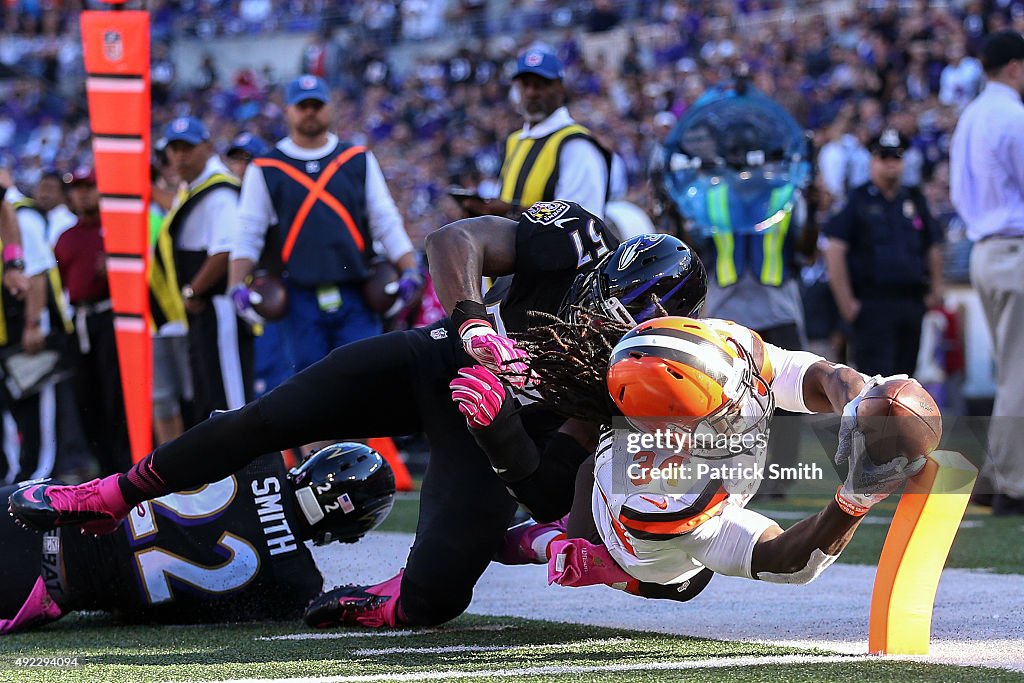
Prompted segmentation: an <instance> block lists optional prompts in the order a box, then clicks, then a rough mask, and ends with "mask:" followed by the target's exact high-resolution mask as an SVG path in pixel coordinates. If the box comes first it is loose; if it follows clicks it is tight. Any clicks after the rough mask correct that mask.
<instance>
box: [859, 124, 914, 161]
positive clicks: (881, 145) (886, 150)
mask: <svg viewBox="0 0 1024 683" xmlns="http://www.w3.org/2000/svg"><path fill="white" fill-rule="evenodd" d="M908 147H910V140H908V139H907V137H906V136H905V135H904V134H903V133H901V132H899V131H898V130H896V129H895V128H885V129H884V130H882V132H881V133H879V134H878V135H877V136H875V137H874V138H872V139H871V142H869V143H868V150H870V152H871V153H872V154H877V155H882V156H894V157H901V156H903V152H905V151H907V148H908Z"/></svg>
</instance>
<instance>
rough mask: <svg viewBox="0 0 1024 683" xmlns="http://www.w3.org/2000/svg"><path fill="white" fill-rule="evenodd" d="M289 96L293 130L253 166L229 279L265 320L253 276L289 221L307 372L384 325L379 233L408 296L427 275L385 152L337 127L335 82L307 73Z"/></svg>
mask: <svg viewBox="0 0 1024 683" xmlns="http://www.w3.org/2000/svg"><path fill="white" fill-rule="evenodd" d="M285 102H286V104H287V109H286V116H287V119H288V128H289V134H288V137H286V138H285V139H283V140H281V141H280V142H278V143H277V145H276V146H275V147H274V149H273V150H271V151H270V153H269V154H267V155H266V156H264V157H261V158H257V159H254V160H253V162H252V163H251V164H250V165H249V167H248V168H247V169H246V171H245V177H244V178H243V181H242V194H241V199H240V203H239V208H238V230H237V232H236V234H235V239H234V245H233V247H232V250H231V269H230V278H229V280H230V284H231V286H232V290H231V292H232V299H233V300H234V302H235V307H236V309H237V310H238V313H239V315H240V316H242V317H243V318H244V319H246V320H249V321H250V322H261V321H260V320H259V317H258V316H257V315H256V314H255V312H254V311H253V310H252V305H251V303H250V297H249V291H248V288H247V286H246V279H247V278H248V277H249V276H250V275H251V273H252V272H253V270H254V268H255V266H256V264H257V262H258V261H259V258H260V254H261V252H262V251H263V247H264V243H265V240H266V233H267V228H268V226H270V225H273V224H275V223H276V224H277V225H279V226H281V230H282V236H283V246H282V248H281V261H282V263H283V264H284V268H285V272H284V279H285V284H286V285H287V288H288V313H287V314H286V315H285V318H284V330H285V332H286V334H288V336H289V338H290V341H291V347H292V351H293V353H294V361H295V365H296V367H295V368H294V370H295V371H296V372H297V371H299V370H301V369H303V368H305V367H307V366H309V365H312V364H313V363H315V362H317V361H318V360H320V359H321V358H323V357H324V356H326V355H327V354H328V353H330V351H331V350H333V349H334V348H336V347H338V346H342V345H344V344H347V343H349V342H352V341H356V340H358V339H362V338H365V337H369V336H373V335H375V334H379V333H380V332H381V323H380V318H379V317H378V316H377V314H376V313H375V312H374V311H373V310H371V309H370V308H369V306H367V304H366V302H365V301H364V299H363V294H362V287H363V284H364V282H365V281H366V278H367V274H368V272H369V271H368V266H369V264H370V261H371V259H372V258H373V256H374V244H375V243H377V244H379V245H380V247H381V248H382V249H383V250H384V253H385V255H386V256H387V258H388V260H389V261H391V262H392V263H394V264H395V266H396V267H397V269H398V272H399V273H401V279H400V280H399V282H398V287H397V289H398V295H399V297H400V298H402V299H404V300H411V299H412V298H413V297H414V296H416V294H417V293H418V291H419V290H420V289H421V288H422V283H423V278H422V275H421V274H420V271H419V267H418V266H417V263H416V257H415V254H414V253H413V250H412V243H411V242H410V241H409V236H408V235H407V234H406V232H405V228H404V227H403V225H402V218H401V216H400V215H399V213H398V207H396V206H395V202H394V200H393V199H392V198H391V193H390V192H389V191H388V188H387V184H386V183H385V181H384V174H383V173H382V172H381V170H380V166H379V165H378V164H377V160H376V159H375V158H374V156H373V154H371V153H370V152H369V151H368V150H367V149H366V148H365V147H362V146H361V145H353V144H350V143H347V142H342V141H340V140H339V139H338V136H337V135H335V134H334V133H331V132H329V130H330V127H331V123H332V115H333V108H332V107H331V105H330V93H329V92H328V89H327V84H326V83H324V82H323V81H322V80H321V79H319V78H317V77H315V76H310V75H305V76H300V77H299V78H297V79H295V80H294V81H292V82H291V83H290V84H289V85H288V87H287V90H286V92H285Z"/></svg>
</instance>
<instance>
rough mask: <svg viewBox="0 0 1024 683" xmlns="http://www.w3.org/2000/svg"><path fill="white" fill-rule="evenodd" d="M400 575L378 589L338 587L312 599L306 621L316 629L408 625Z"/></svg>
mask: <svg viewBox="0 0 1024 683" xmlns="http://www.w3.org/2000/svg"><path fill="white" fill-rule="evenodd" d="M404 573H405V570H404V569H403V570H402V571H400V572H398V574H396V575H395V576H392V577H391V578H390V579H388V580H387V581H384V582H383V583H378V584H377V585H375V586H356V585H352V584H349V585H347V586H338V587H337V588H334V589H332V590H329V591H325V592H323V593H321V594H320V595H319V596H317V597H316V598H313V600H312V602H310V603H309V606H308V607H306V612H305V614H304V615H303V617H302V618H303V619H304V620H305V621H306V623H307V624H309V625H310V626H312V627H314V628H329V627H331V626H365V627H368V628H380V627H382V626H392V627H394V626H401V625H403V624H404V623H405V619H404V617H403V615H402V611H401V608H400V606H399V604H398V595H399V592H400V591H401V588H402V574H404Z"/></svg>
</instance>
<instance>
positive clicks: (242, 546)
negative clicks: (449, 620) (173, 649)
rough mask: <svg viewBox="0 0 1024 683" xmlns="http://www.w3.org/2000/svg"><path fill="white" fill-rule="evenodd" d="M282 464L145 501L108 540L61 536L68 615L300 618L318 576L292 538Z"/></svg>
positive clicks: (269, 459)
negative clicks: (85, 612) (71, 608)
mask: <svg viewBox="0 0 1024 683" xmlns="http://www.w3.org/2000/svg"><path fill="white" fill-rule="evenodd" d="M285 475H286V472H285V468H284V465H283V463H282V461H281V456H280V455H277V454H274V455H265V456H263V457H261V458H258V459H256V460H254V461H253V462H252V463H250V464H249V465H247V466H246V467H245V469H243V470H242V471H240V472H238V473H237V474H235V475H232V476H230V477H227V478H226V479H221V480H220V481H218V482H215V483H213V484H208V485H206V486H204V487H202V488H200V489H197V490H195V491H188V492H183V493H174V494H170V495H167V496H163V497H161V498H157V499H155V500H152V501H147V502H145V503H142V504H141V505H140V506H138V507H137V508H136V509H135V510H133V511H132V512H131V514H130V515H129V517H128V519H126V520H125V521H124V522H123V523H122V525H121V527H120V528H119V529H118V530H117V531H116V532H114V533H113V534H111V535H110V536H103V537H100V538H98V539H92V538H85V537H83V536H81V535H80V534H79V533H78V532H77V530H75V531H71V532H62V533H61V546H62V548H61V550H62V553H63V558H64V562H65V566H66V574H67V583H68V587H69V593H70V595H71V598H72V600H73V601H74V603H75V608H76V609H90V608H91V609H103V610H107V611H114V612H117V613H118V614H120V615H122V616H125V617H127V618H133V617H134V618H139V619H150V618H152V619H156V620H159V621H165V622H166V621H181V622H194V621H241V620H250V619H269V618H276V619H285V618H293V617H298V616H299V615H301V613H302V610H303V608H304V607H305V606H306V604H307V603H308V602H309V600H311V599H312V598H313V597H315V596H316V595H318V594H319V593H320V591H321V589H322V588H323V577H322V576H321V574H320V572H319V570H318V569H317V567H316V564H315V563H314V561H313V558H312V555H311V554H310V552H309V549H308V548H307V547H306V546H305V544H304V543H303V541H302V540H300V538H299V535H298V533H297V530H298V528H299V527H298V525H299V524H301V523H302V522H301V521H300V520H299V516H298V514H297V512H298V511H297V509H296V505H295V502H294V501H295V498H294V496H293V495H292V494H291V487H290V485H289V484H288V482H287V480H286V479H285Z"/></svg>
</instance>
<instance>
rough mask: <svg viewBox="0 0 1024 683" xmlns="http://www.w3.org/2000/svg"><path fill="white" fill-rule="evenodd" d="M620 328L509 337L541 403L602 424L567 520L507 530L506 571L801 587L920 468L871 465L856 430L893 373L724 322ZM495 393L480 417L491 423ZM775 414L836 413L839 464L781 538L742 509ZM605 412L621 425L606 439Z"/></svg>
mask: <svg viewBox="0 0 1024 683" xmlns="http://www.w3.org/2000/svg"><path fill="white" fill-rule="evenodd" d="M624 329H628V328H624V327H623V326H622V325H619V324H617V323H614V322H613V321H608V320H603V321H598V320H595V319H593V318H590V319H589V320H583V321H575V322H573V323H564V324H558V325H553V326H551V327H550V328H548V329H547V330H542V331H540V332H534V333H532V334H531V335H530V338H528V339H523V340H522V341H521V343H522V344H523V345H524V347H525V348H527V349H528V350H529V352H530V355H531V358H532V359H533V360H532V362H531V371H533V372H535V373H536V374H537V375H538V376H539V377H540V387H541V392H542V394H543V395H544V396H545V401H544V402H545V404H546V407H549V408H554V409H556V410H559V411H561V412H563V413H564V414H566V415H568V416H571V417H576V418H583V419H587V420H589V421H591V422H600V423H601V424H603V425H605V428H604V429H603V431H602V437H601V440H600V443H599V446H598V449H597V452H596V456H595V461H594V466H593V469H592V470H590V469H589V468H588V464H587V463H584V465H583V466H582V467H581V468H580V472H579V473H578V475H577V477H576V484H575V486H576V495H575V499H574V502H573V507H572V512H571V514H570V515H569V516H568V518H567V519H564V520H541V523H537V524H526V525H522V526H520V527H517V528H514V529H512V530H510V532H509V534H508V535H507V543H508V545H509V546H511V548H508V549H506V552H503V554H502V556H503V557H504V558H505V559H506V561H512V562H523V563H526V562H548V563H549V579H550V580H551V581H554V582H557V583H560V584H562V585H573V586H580V585H591V584H595V583H606V584H609V585H614V586H616V587H619V588H624V589H626V590H628V591H630V592H635V593H639V594H642V595H647V596H648V597H667V595H663V594H652V593H651V591H649V590H648V591H646V592H645V591H644V590H637V586H638V585H641V586H642V585H647V586H648V587H649V586H652V585H659V586H665V587H673V586H676V587H680V586H687V585H688V584H689V583H693V584H695V587H696V589H697V592H699V590H700V588H703V586H704V585H706V583H707V581H708V580H709V579H710V576H711V573H712V572H714V573H720V574H725V575H730V576H742V577H745V578H749V579H755V580H762V581H770V582H776V583H807V582H809V581H811V580H813V579H814V578H815V577H816V576H818V575H819V574H820V573H821V572H822V571H824V570H825V569H826V568H827V567H828V566H829V565H830V564H832V563H833V562H834V561H835V560H836V558H837V557H838V556H839V554H840V552H842V550H843V549H844V548H845V547H846V545H847V544H848V543H849V541H850V539H851V538H852V537H853V534H854V532H855V531H856V529H857V527H858V526H859V524H860V522H861V520H862V518H863V516H864V515H865V514H866V513H867V512H868V510H869V509H870V508H871V507H872V506H873V505H874V504H876V503H877V502H879V501H880V500H882V499H884V498H885V497H886V496H888V495H889V494H890V493H893V492H894V491H896V490H897V489H898V488H899V487H900V486H901V485H902V484H903V482H905V481H906V479H908V478H909V477H911V476H913V475H914V474H916V473H917V472H919V471H920V469H921V468H922V467H923V466H924V463H925V460H924V458H917V459H912V460H909V461H908V459H907V458H905V457H902V456H900V457H897V458H895V459H893V460H891V461H889V462H887V463H885V464H884V465H876V464H875V463H873V462H872V461H871V459H870V458H868V457H867V453H866V449H865V445H864V444H865V442H864V438H863V433H862V432H861V430H860V429H859V428H858V426H857V418H856V416H857V407H858V405H859V403H860V400H861V398H862V397H863V396H864V395H865V394H866V393H867V392H868V391H869V390H870V389H871V388H873V387H874V386H876V385H878V384H880V383H882V382H885V381H888V380H890V379H896V378H882V377H872V378H869V377H866V376H864V375H862V374H860V373H858V372H856V371H855V370H853V369H851V368H849V367H846V366H844V365H838V364H834V363H831V362H829V361H826V360H825V359H823V358H821V357H820V356H816V355H814V354H811V353H808V352H804V351H787V350H785V349H781V348H778V347H775V346H772V345H770V344H766V343H764V342H763V341H762V340H761V339H760V337H759V336H758V335H757V334H756V333H755V332H753V331H751V330H749V329H747V328H745V327H742V326H740V325H737V324H735V323H731V322H727V321H721V320H697V319H692V318H679V317H665V318H657V319H654V320H650V321H647V322H644V323H642V324H640V325H637V326H635V327H633V329H632V330H630V331H629V332H628V333H627V334H625V335H624V336H622V332H623V331H624ZM545 334H546V335H547V338H546V339H545V337H544V335H545ZM613 344H614V346H613ZM497 387H500V383H498V384H497ZM455 388H456V387H455V385H454V383H453V389H455ZM494 389H495V390H494V391H492V392H491V393H490V396H489V398H490V399H491V403H490V405H489V407H488V410H490V412H491V413H492V414H495V415H496V417H499V418H500V417H501V413H500V412H497V411H495V409H494V405H493V398H494V395H495V393H497V388H496V387H494ZM463 395H464V392H463ZM609 397H610V400H609ZM776 406H779V407H781V408H784V409H786V410H789V411H792V412H798V413H835V414H838V415H842V416H844V419H843V420H842V427H841V430H840V445H839V450H838V452H837V454H836V461H837V463H839V464H842V463H844V462H847V461H849V465H850V467H849V475H848V476H847V478H846V481H845V482H844V483H843V485H842V486H840V487H839V489H838V490H837V492H836V495H835V498H834V500H833V501H831V502H830V503H829V504H828V505H827V506H826V507H825V508H824V509H822V510H821V511H820V512H818V513H817V514H815V515H813V516H811V517H808V518H806V519H804V520H802V521H800V522H798V523H797V524H795V525H793V526H792V527H791V528H789V529H787V530H785V531H783V529H782V528H781V527H780V526H779V525H778V524H776V523H775V522H774V521H773V520H771V519H769V518H768V517H765V516H764V515H761V514H759V513H757V512H754V511H752V510H747V509H746V508H745V506H746V503H747V502H748V501H749V500H750V497H751V496H752V494H753V493H754V492H755V491H756V488H757V484H758V483H759V481H760V479H761V478H762V477H763V476H764V475H763V468H764V453H765V446H766V445H767V439H768V423H769V421H770V418H771V414H772V411H773V410H774V409H775V407H776ZM471 410H472V406H471V405H470V406H467V408H466V410H464V411H463V412H464V413H466V412H467V411H471ZM616 416H624V417H625V418H626V420H628V424H629V428H628V429H619V430H612V429H611V428H610V425H611V424H612V422H613V419H614V417H616ZM471 424H472V423H471ZM478 429H479V427H478ZM644 435H647V437H648V441H646V442H645V441H643V440H642V439H643V437H644ZM659 438H660V441H657V439H659ZM651 439H655V440H654V441H651ZM492 448H493V444H492ZM489 455H490V453H489ZM759 468H760V469H759ZM655 471H657V474H656V473H655ZM565 485H572V484H565ZM602 560H611V561H602ZM687 593H688V595H686V596H685V597H684V598H683V599H688V598H689V597H692V596H693V595H694V594H695V593H694V592H693V590H692V589H691V590H688V591H687ZM673 597H675V596H673ZM675 599H680V598H679V597H675Z"/></svg>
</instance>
